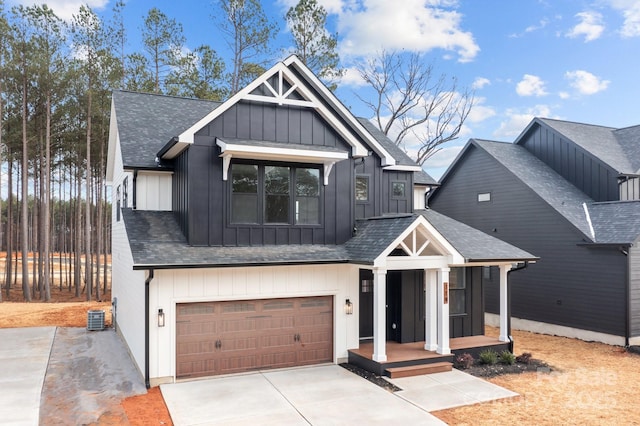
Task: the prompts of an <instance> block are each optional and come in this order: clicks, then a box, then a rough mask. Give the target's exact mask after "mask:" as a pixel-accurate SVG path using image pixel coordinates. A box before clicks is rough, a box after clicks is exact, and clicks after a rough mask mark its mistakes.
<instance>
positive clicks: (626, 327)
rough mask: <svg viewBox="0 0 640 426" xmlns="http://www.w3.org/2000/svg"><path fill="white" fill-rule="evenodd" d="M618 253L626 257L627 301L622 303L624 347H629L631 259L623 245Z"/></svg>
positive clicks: (625, 283) (625, 282) (625, 281)
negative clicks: (623, 310)
mask: <svg viewBox="0 0 640 426" xmlns="http://www.w3.org/2000/svg"><path fill="white" fill-rule="evenodd" d="M619 250H620V253H622V254H623V255H624V256H626V257H627V270H626V271H625V272H626V273H625V275H626V277H625V280H624V285H625V292H626V293H627V303H625V304H624V309H625V320H624V347H625V348H628V347H629V335H630V334H631V318H629V315H630V313H631V282H630V281H631V259H630V258H629V251H628V250H625V249H624V247H620V249H619Z"/></svg>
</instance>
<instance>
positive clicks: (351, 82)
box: [339, 67, 367, 88]
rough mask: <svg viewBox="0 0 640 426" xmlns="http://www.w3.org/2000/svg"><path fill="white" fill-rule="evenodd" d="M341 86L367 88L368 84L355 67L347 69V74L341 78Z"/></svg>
mask: <svg viewBox="0 0 640 426" xmlns="http://www.w3.org/2000/svg"><path fill="white" fill-rule="evenodd" d="M339 84H340V86H350V87H354V88H357V87H364V86H367V82H366V81H364V80H363V79H362V76H361V75H360V71H358V69H357V68H355V67H349V68H345V73H344V75H343V76H342V78H340V83H339Z"/></svg>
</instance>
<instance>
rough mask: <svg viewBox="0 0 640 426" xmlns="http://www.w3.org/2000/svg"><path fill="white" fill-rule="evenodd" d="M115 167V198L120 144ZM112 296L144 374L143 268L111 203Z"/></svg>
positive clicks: (119, 180)
mask: <svg viewBox="0 0 640 426" xmlns="http://www.w3.org/2000/svg"><path fill="white" fill-rule="evenodd" d="M113 164H114V169H113V187H112V188H111V189H112V191H111V193H112V194H113V196H114V197H115V194H116V188H118V186H119V185H121V184H122V181H123V180H124V178H125V177H126V176H129V182H131V179H132V177H131V174H130V173H126V172H125V171H124V170H123V166H122V153H121V151H120V145H119V144H117V145H116V152H115V156H114V161H113ZM111 208H112V212H111V213H112V214H111V217H112V224H111V225H112V226H111V244H112V245H111V257H112V262H111V264H112V266H111V278H112V288H111V297H112V298H117V301H118V302H117V307H116V321H117V325H118V330H119V332H120V333H121V334H122V335H123V337H124V339H125V341H126V343H127V345H128V346H129V351H130V352H131V355H132V356H133V358H134V360H135V362H136V364H137V366H138V368H139V369H140V372H141V374H144V340H145V339H144V336H145V332H144V280H145V273H144V271H134V270H133V256H132V254H131V249H130V247H129V239H128V238H127V233H126V230H125V228H124V222H123V220H122V218H121V217H120V220H118V215H117V203H116V202H115V199H114V200H113V202H112V205H111Z"/></svg>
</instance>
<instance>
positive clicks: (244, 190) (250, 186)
mask: <svg viewBox="0 0 640 426" xmlns="http://www.w3.org/2000/svg"><path fill="white" fill-rule="evenodd" d="M231 175H232V178H231V191H232V192H233V196H232V197H231V198H232V201H231V220H232V222H234V223H256V222H258V166H255V165H252V164H234V165H233V170H232V173H231Z"/></svg>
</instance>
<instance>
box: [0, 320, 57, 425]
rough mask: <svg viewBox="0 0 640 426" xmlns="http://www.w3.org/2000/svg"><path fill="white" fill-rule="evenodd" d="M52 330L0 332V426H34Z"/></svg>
mask: <svg viewBox="0 0 640 426" xmlns="http://www.w3.org/2000/svg"><path fill="white" fill-rule="evenodd" d="M55 332H56V328H55V327H33V328H0V342H1V343H0V389H2V391H0V423H2V424H7V425H37V424H38V421H39V416H40V415H39V411H40V394H41V392H42V384H43V383H44V376H45V373H46V371H47V365H48V364H49V353H50V352H51V346H52V345H53V338H54V336H55Z"/></svg>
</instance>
